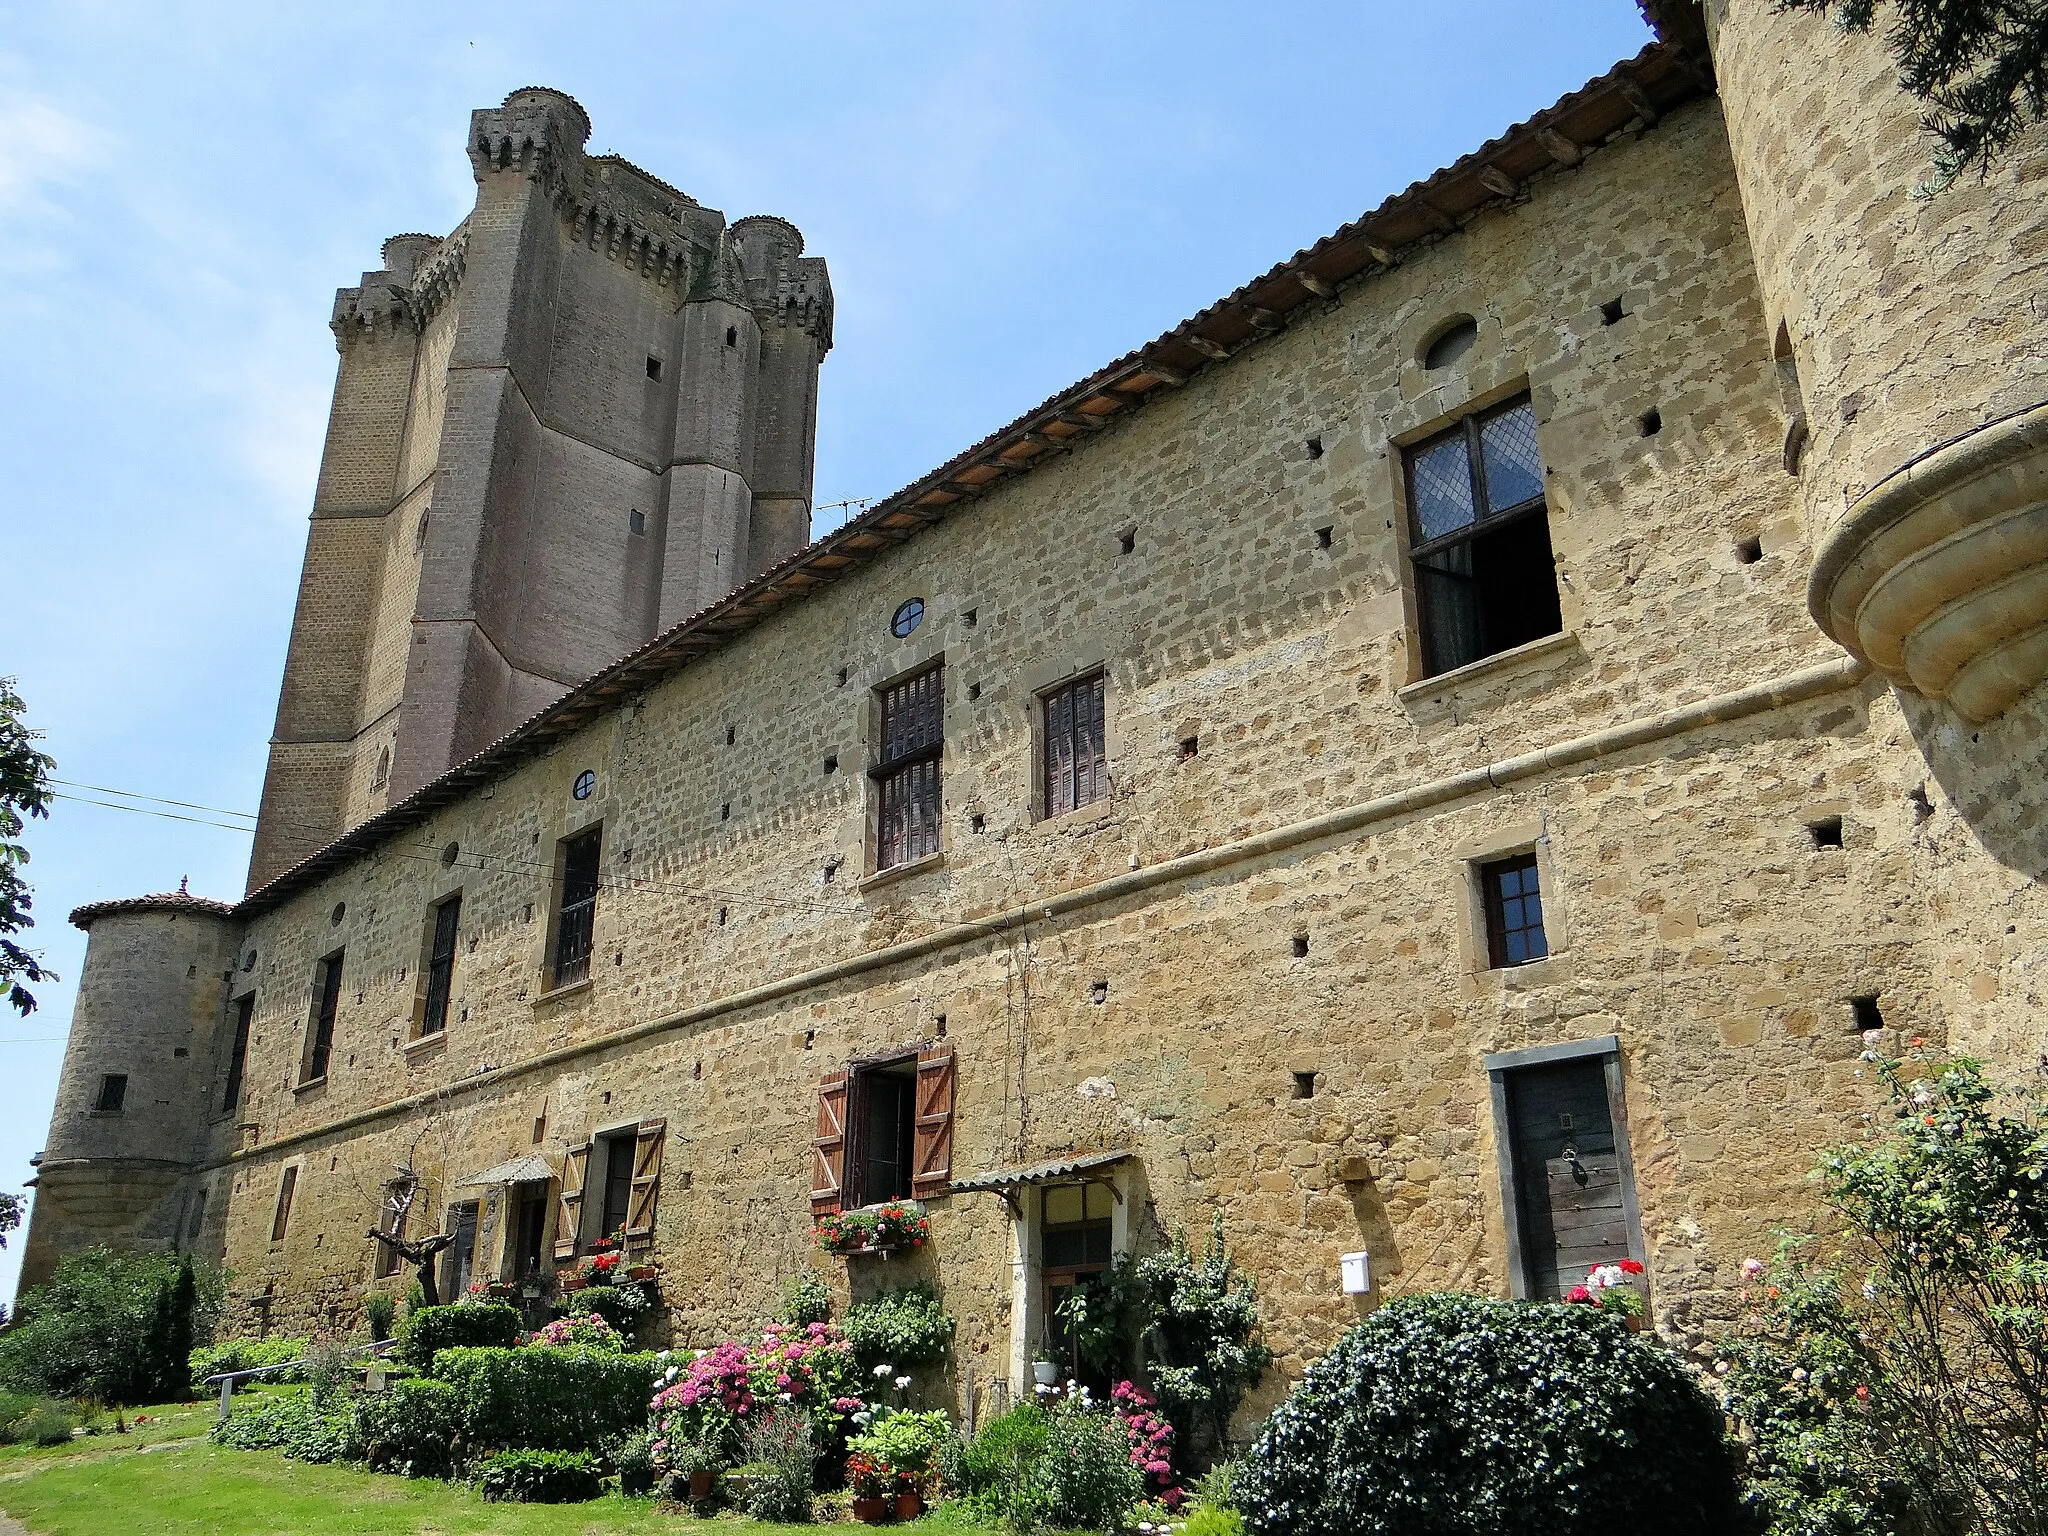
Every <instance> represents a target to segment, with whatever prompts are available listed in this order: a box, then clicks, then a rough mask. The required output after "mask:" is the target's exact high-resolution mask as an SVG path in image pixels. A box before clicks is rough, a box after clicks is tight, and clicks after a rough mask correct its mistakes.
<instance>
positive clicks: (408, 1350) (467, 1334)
mask: <svg viewBox="0 0 2048 1536" xmlns="http://www.w3.org/2000/svg"><path fill="white" fill-rule="evenodd" d="M519 1327H520V1317H519V1311H518V1309H517V1308H516V1307H508V1306H505V1305H504V1304H503V1303H501V1302H483V1303H477V1302H463V1303H461V1304H460V1305H458V1306H449V1307H421V1308H420V1309H419V1311H417V1312H415V1313H413V1315H412V1316H411V1317H409V1318H407V1319H406V1320H405V1328H404V1329H403V1333H404V1335H405V1337H404V1341H403V1342H402V1343H401V1344H400V1345H399V1347H398V1351H399V1354H400V1356H401V1357H402V1358H403V1359H404V1361H405V1363H406V1364H407V1365H410V1366H415V1367H417V1368H418V1369H420V1370H422V1371H428V1372H432V1371H433V1369H434V1356H435V1355H437V1354H439V1353H440V1352H441V1351H442V1350H444V1349H469V1348H505V1349H509V1348H511V1346H512V1345H514V1344H516V1343H518V1342H519Z"/></svg>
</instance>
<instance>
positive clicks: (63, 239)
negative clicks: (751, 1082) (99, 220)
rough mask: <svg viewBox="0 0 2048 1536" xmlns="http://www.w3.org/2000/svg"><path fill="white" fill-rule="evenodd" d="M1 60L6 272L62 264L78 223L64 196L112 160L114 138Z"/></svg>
mask: <svg viewBox="0 0 2048 1536" xmlns="http://www.w3.org/2000/svg"><path fill="white" fill-rule="evenodd" d="M20 73H21V72H20V70H19V69H18V68H17V67H14V65H13V63H12V61H11V60H8V59H6V58H4V57H0V144H5V145H7V146H8V153H7V154H6V155H5V156H0V272H7V273H18V272H26V271H34V270H47V269H49V268H50V267H52V266H55V265H60V264H61V263H62V261H63V250H64V247H65V245H66V244H67V242H68V240H69V238H70V235H69V230H70V227H71V225H72V224H73V222H74V220H73V218H72V215H71V214H70V212H69V210H67V209H66V208H65V207H64V205H63V203H62V201H61V200H60V197H59V195H58V194H59V193H60V192H61V191H62V190H63V189H65V188H69V187H72V186H76V185H77V184H78V183H79V181H81V180H82V179H83V178H84V176H85V175H86V173H87V172H89V171H91V170H92V169H93V168H94V167H96V166H98V165H100V164H101V163H103V162H104V161H105V159H106V158H107V155H108V152H109V150H110V149H111V148H112V145H113V137H112V135H110V134H108V133H107V132H105V131H104V130H103V129H101V128H99V127H97V126H96V125H94V124H92V123H90V122H87V121H86V120H85V119H84V118H82V117H79V116H77V115H75V114H74V113H71V112H68V111H66V110H65V109H64V108H63V107H61V106H59V105H58V104H57V103H56V102H54V101H52V100H50V99H49V98H48V97H45V96H40V95H37V94H36V93H34V92H32V91H28V90H25V89H23V88H22V86H21V84H20Z"/></svg>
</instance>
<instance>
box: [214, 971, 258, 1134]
mask: <svg viewBox="0 0 2048 1536" xmlns="http://www.w3.org/2000/svg"><path fill="white" fill-rule="evenodd" d="M232 1006H233V1008H234V1013H235V1030H234V1036H233V1038H232V1039H231V1040H230V1041H229V1043H228V1083H227V1088H226V1089H225V1090H224V1091H223V1092H222V1093H221V1096H220V1112H221V1113H222V1114H224V1115H232V1114H233V1113H234V1112H235V1111H236V1110H238V1109H240V1108H241V1107H242V1076H243V1074H244V1073H245V1072H247V1070H248V1068H249V1026H250V1024H251V1023H252V1022H253V1021H254V1019H255V1017H256V994H255V993H254V992H251V993H250V994H249V995H248V996H246V997H238V998H236V999H235V1001H234V1003H233V1005H232Z"/></svg>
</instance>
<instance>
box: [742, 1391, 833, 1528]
mask: <svg viewBox="0 0 2048 1536" xmlns="http://www.w3.org/2000/svg"><path fill="white" fill-rule="evenodd" d="M746 1444H747V1461H748V1462H749V1463H750V1464H751V1468H750V1471H751V1475H750V1476H749V1477H748V1479H747V1513H748V1514H750V1515H752V1516H753V1517H754V1518H755V1519H756V1520H780V1521H784V1522H786V1523H790V1524H801V1523H805V1522H808V1521H809V1520H810V1518H811V1476H812V1472H813V1470H814V1469H815V1467H816V1465H817V1448H816V1445H815V1443H814V1442H813V1440H812V1438H811V1416H810V1415H809V1414H808V1413H805V1412H803V1411H802V1410H801V1409H795V1408H786V1407H783V1408H775V1409H772V1410H770V1411H769V1412H768V1413H766V1414H763V1415H762V1416H761V1417H760V1418H759V1419H757V1420H755V1421H754V1422H752V1423H750V1424H748V1425H747V1431H746Z"/></svg>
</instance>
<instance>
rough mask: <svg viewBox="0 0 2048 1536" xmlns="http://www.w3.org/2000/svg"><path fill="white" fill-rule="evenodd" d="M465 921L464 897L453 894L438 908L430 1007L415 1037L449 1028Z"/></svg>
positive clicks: (430, 970)
mask: <svg viewBox="0 0 2048 1536" xmlns="http://www.w3.org/2000/svg"><path fill="white" fill-rule="evenodd" d="M461 922H462V897H461V896H460V895H455V896H450V897H449V898H448V899H447V900H446V901H444V902H442V903H441V904H440V905H439V906H438V907H436V908H434V938H433V942H432V943H431V944H430V945H428V947H427V1006H426V1009H425V1011H424V1012H422V1013H421V1015H420V1024H419V1029H418V1031H417V1032H416V1033H415V1034H414V1036H413V1038H414V1039H415V1040H423V1039H425V1038H426V1037H427V1036H428V1035H438V1034H440V1033H441V1031H442V1030H444V1029H446V1028H447V1027H448V996H449V993H450V992H451V991H452V990H453V989H454V985H455V935H456V929H457V928H458V927H459V926H460V925H461Z"/></svg>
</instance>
